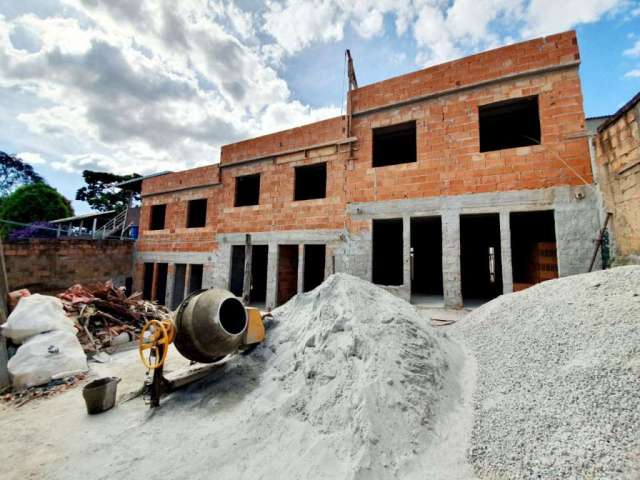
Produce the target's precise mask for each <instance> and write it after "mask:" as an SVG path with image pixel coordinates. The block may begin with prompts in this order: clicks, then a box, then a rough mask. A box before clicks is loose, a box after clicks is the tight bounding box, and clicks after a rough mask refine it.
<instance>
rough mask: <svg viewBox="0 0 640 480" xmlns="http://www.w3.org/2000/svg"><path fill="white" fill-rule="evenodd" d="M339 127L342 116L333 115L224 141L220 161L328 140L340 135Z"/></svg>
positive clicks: (226, 162) (291, 148)
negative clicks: (239, 140)
mask: <svg viewBox="0 0 640 480" xmlns="http://www.w3.org/2000/svg"><path fill="white" fill-rule="evenodd" d="M343 127H344V119H343V117H334V118H329V119H327V120H322V121H320V122H315V123H311V124H309V125H303V126H301V127H296V128H292V129H290V130H284V131H282V132H276V133H272V134H270V135H264V136H262V137H256V138H252V139H249V140H244V141H242V142H238V143H232V144H230V145H225V146H223V147H222V151H221V153H220V164H221V165H228V164H231V163H236V162H241V161H242V160H247V159H251V158H256V157H263V156H269V155H274V154H276V153H279V152H286V151H289V150H294V149H299V148H303V147H306V146H310V145H318V144H323V143H326V142H332V141H334V140H336V139H339V138H342V137H344V130H343Z"/></svg>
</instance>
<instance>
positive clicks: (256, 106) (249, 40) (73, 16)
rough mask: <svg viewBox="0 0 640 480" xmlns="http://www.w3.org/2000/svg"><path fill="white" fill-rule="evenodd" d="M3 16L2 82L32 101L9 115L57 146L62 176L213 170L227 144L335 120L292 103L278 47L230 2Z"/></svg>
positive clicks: (73, 3) (95, 6)
mask: <svg viewBox="0 0 640 480" xmlns="http://www.w3.org/2000/svg"><path fill="white" fill-rule="evenodd" d="M1 13H2V12H1V11H0V87H4V88H14V89H16V88H17V89H20V91H22V92H28V93H29V94H31V95H32V97H33V100H32V101H31V102H29V106H28V107H26V106H25V108H24V110H23V111H22V112H20V113H19V114H18V115H17V116H16V117H17V120H18V121H19V122H22V124H23V125H24V127H25V129H27V130H28V131H29V132H31V134H32V135H36V136H38V137H41V138H47V139H49V140H50V141H49V144H54V145H55V147H52V148H53V149H52V151H51V152H44V153H46V157H47V158H54V157H55V158H56V160H55V161H53V162H51V163H50V164H49V165H51V166H52V167H53V168H55V169H58V170H61V171H65V172H73V171H79V170H82V169H85V168H94V169H104V170H109V171H113V172H118V173H130V172H131V171H132V170H135V171H138V172H139V173H145V172H152V171H157V170H167V169H171V170H175V169H177V168H187V167H189V166H192V165H195V164H201V163H213V162H215V161H216V160H217V159H218V154H219V149H220V145H222V144H224V143H229V142H232V141H235V140H238V139H241V138H245V137H249V136H253V135H256V134H260V133H267V132H271V131H275V130H279V129H282V128H287V127H290V126H293V125H295V124H296V123H306V122H310V121H313V120H315V119H319V118H326V117H328V116H333V115H337V114H339V107H331V106H328V107H326V108H318V109H316V108H311V107H309V106H307V105H303V104H302V103H300V102H299V101H297V100H295V99H293V98H292V96H291V92H290V90H289V88H288V85H287V83H286V82H285V81H284V80H283V79H282V78H281V77H280V75H279V73H278V71H277V70H276V69H275V67H277V66H278V65H279V64H280V59H281V57H282V51H283V47H281V46H279V45H271V46H269V47H267V46H266V45H262V44H260V42H258V41H257V40H256V38H255V32H256V29H257V22H258V20H257V17H256V15H257V13H256V12H247V11H244V10H241V9H240V7H239V6H237V5H235V4H233V3H231V2H224V3H216V4H211V5H210V4H209V3H208V2H207V1H206V0H183V1H181V2H179V3H177V2H171V1H168V0H166V1H163V0H147V1H144V2H129V1H127V0H113V1H112V0H109V1H107V0H60V5H59V8H58V10H57V13H55V14H53V15H48V16H47V15H34V14H30V13H28V14H25V15H18V16H17V17H15V18H12V19H11V20H8V19H6V18H4V17H2V16H1ZM34 105H36V107H34ZM35 158H36V157H33V156H32V157H31V159H35ZM36 161H37V159H36Z"/></svg>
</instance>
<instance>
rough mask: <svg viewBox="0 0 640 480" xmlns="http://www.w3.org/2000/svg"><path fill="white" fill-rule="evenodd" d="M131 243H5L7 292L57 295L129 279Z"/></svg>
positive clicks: (73, 241)
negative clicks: (77, 287)
mask: <svg viewBox="0 0 640 480" xmlns="http://www.w3.org/2000/svg"><path fill="white" fill-rule="evenodd" d="M133 246H134V244H133V242H122V241H118V240H102V241H94V240H66V239H65V240H29V241H20V242H7V243H5V244H4V255H5V262H6V268H7V278H8V281H9V288H10V289H11V290H16V289H19V288H28V289H29V290H31V293H57V292H61V291H62V290H65V289H66V288H68V287H70V286H71V285H74V284H76V283H82V284H85V285H88V284H92V283H95V282H104V281H107V280H114V282H116V283H117V284H118V285H124V280H125V278H126V277H131V276H132V266H133Z"/></svg>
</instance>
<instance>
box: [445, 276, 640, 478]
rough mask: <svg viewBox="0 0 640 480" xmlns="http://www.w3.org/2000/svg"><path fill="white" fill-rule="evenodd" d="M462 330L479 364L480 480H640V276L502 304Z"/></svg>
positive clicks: (543, 288) (476, 432)
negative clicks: (522, 479)
mask: <svg viewBox="0 0 640 480" xmlns="http://www.w3.org/2000/svg"><path fill="white" fill-rule="evenodd" d="M458 328H459V329H460V331H459V333H461V334H462V335H463V337H464V338H465V343H467V345H468V346H469V347H470V348H471V349H472V350H473V352H474V354H475V356H476V358H477V362H478V377H477V378H478V383H477V388H476V392H475V398H474V404H475V412H474V425H473V429H472V438H471V446H470V448H469V451H468V455H469V460H470V462H471V463H472V465H473V467H474V469H475V471H476V473H477V474H478V476H479V477H480V478H491V479H494V478H510V479H516V478H527V479H528V478H575V479H578V478H579V479H585V478H587V479H614V478H629V479H630V478H639V477H638V475H640V473H639V472H640V267H637V266H633V267H620V268H615V269H611V270H606V271H602V272H596V273H591V274H585V275H577V276H572V277H566V278H562V279H558V280H552V281H548V282H544V283H542V284H539V285H537V286H535V287H532V288H529V289H527V290H525V291H523V292H520V293H516V294H513V295H505V296H502V297H499V298H498V299H496V300H494V301H492V302H490V303H488V304H486V305H484V306H483V307H481V308H479V309H477V310H475V311H474V312H473V313H472V314H470V315H469V316H468V317H467V318H466V319H465V321H464V323H463V324H462V325H460V326H459V327H456V329H458Z"/></svg>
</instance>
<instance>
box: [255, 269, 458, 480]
mask: <svg viewBox="0 0 640 480" xmlns="http://www.w3.org/2000/svg"><path fill="white" fill-rule="evenodd" d="M273 313H274V318H275V326H274V328H272V329H270V330H269V332H268V341H267V343H266V345H265V346H264V347H263V348H267V349H270V350H271V351H272V353H274V354H275V355H273V356H272V357H271V359H270V360H269V361H268V362H267V369H266V371H265V376H269V377H272V378H273V379H275V380H277V381H278V382H279V387H280V388H281V389H283V390H284V391H285V392H287V394H288V396H287V398H286V400H285V401H284V402H283V403H282V406H281V408H280V411H281V413H282V414H284V415H285V416H287V417H292V418H294V419H297V420H300V421H302V422H305V423H307V424H309V425H311V426H313V427H314V428H315V429H316V430H317V433H318V434H319V435H320V436H330V437H331V438H332V441H331V443H332V445H333V446H332V448H333V449H334V451H333V452H331V453H330V456H334V455H335V457H336V458H337V459H339V460H340V461H343V462H345V466H346V465H348V467H346V470H345V469H344V468H341V469H340V470H341V471H342V472H343V473H344V474H345V476H346V478H392V477H393V476H394V475H395V474H396V473H398V472H403V473H404V474H405V475H409V474H410V472H411V471H412V466H411V465H412V462H413V463H415V459H416V456H417V455H419V454H420V452H422V451H424V449H425V447H426V446H427V445H428V444H429V443H430V441H431V439H432V430H433V427H434V422H435V421H436V416H437V414H438V411H439V409H440V401H441V399H442V398H443V396H444V395H445V391H447V390H448V389H449V388H450V387H449V385H448V383H450V381H448V379H447V375H448V373H449V371H450V365H449V363H450V361H451V359H450V358H449V350H451V349H453V346H452V345H451V343H450V342H448V341H447V340H446V339H445V338H441V337H440V336H436V334H435V333H434V332H433V330H432V329H431V328H429V327H426V328H425V327H424V325H425V322H424V320H422V319H421V317H420V315H419V313H418V312H417V311H416V309H415V308H414V307H413V306H411V305H410V304H408V303H407V302H405V301H403V300H401V299H399V298H397V297H395V296H393V295H391V294H390V293H387V292H385V291H384V290H382V289H380V288H378V287H376V286H374V285H372V284H370V283H368V282H365V281H362V280H360V279H357V278H355V277H352V276H350V275H346V274H336V275H333V276H331V277H330V278H329V279H327V280H326V281H325V282H324V283H323V284H322V285H321V286H319V287H318V288H317V289H315V290H314V291H312V292H310V293H308V294H305V295H299V296H297V297H295V298H294V299H293V300H292V301H290V302H289V303H287V304H286V305H284V306H283V307H281V308H279V309H277V310H275V311H274V312H273ZM345 476H338V478H345Z"/></svg>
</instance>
